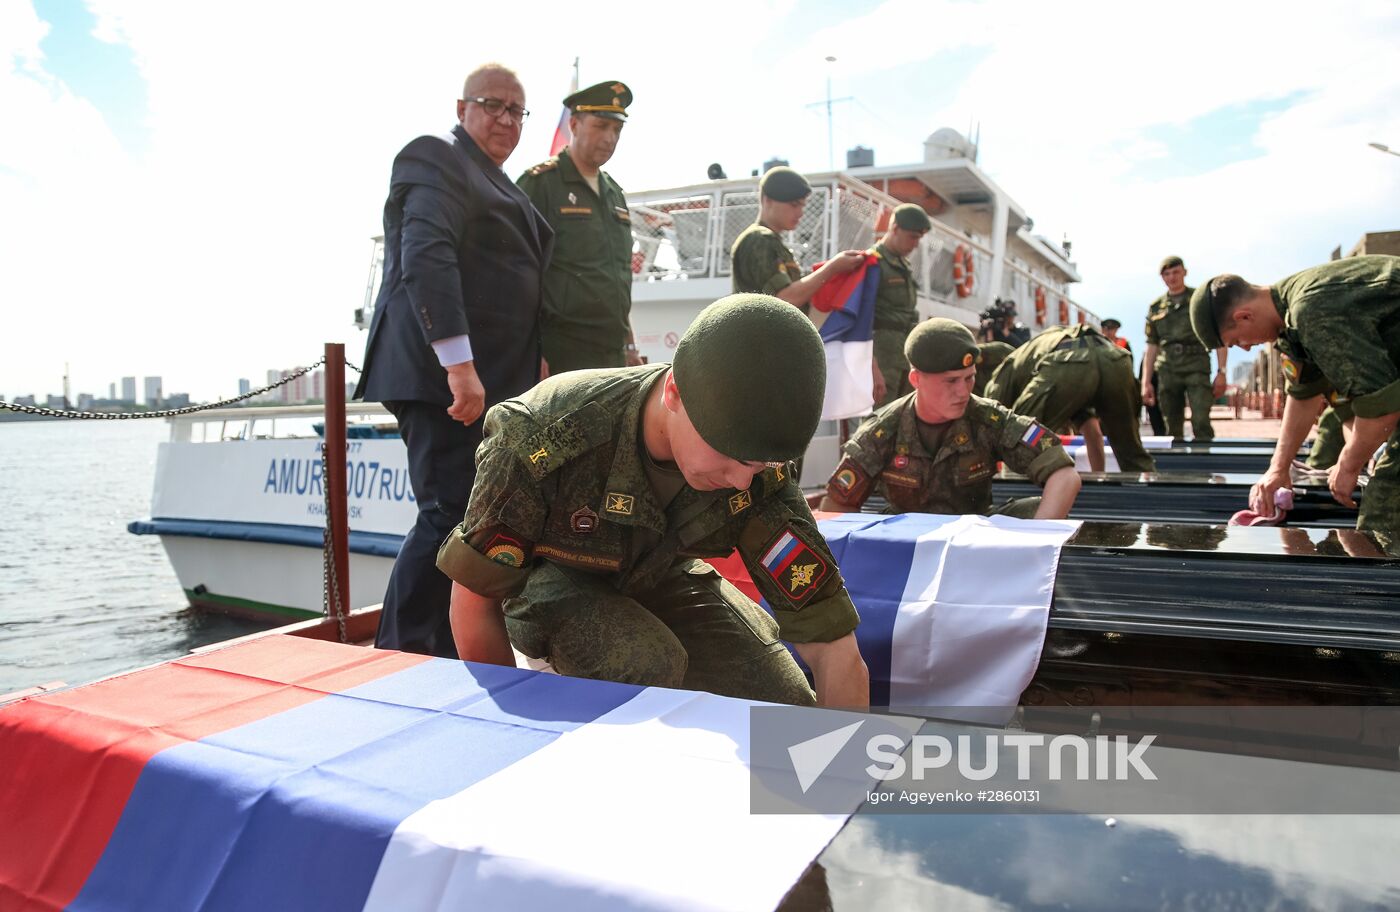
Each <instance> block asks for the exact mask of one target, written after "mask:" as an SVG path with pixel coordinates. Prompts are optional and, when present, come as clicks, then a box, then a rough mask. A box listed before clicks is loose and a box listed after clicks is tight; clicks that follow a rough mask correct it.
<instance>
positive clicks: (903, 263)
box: [871, 241, 909, 272]
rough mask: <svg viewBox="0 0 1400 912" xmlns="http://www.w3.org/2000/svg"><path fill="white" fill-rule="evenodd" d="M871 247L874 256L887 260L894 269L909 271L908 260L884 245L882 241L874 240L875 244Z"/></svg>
mask: <svg viewBox="0 0 1400 912" xmlns="http://www.w3.org/2000/svg"><path fill="white" fill-rule="evenodd" d="M871 249H872V250H873V251H875V255H876V256H878V257H879V258H880V259H882V260H888V261H889V263H890V265H892V266H894V267H895V268H896V269H900V270H903V271H904V272H908V271H909V261H908V260H907V259H905V258H904V257H902V256H900V255H899V254H897V253H894V252H892V251H891V250H890V249H889V248H888V247H886V246H885V242H884V241H876V242H875V246H874V247H872V248H871Z"/></svg>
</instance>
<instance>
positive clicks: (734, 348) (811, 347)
mask: <svg viewBox="0 0 1400 912" xmlns="http://www.w3.org/2000/svg"><path fill="white" fill-rule="evenodd" d="M671 369H672V371H673V372H674V375H675V380H676V388H677V389H678V390H679V391H680V394H681V402H682V403H684V405H685V411H686V414H687V415H688V416H689V417H690V423H691V424H693V425H694V426H695V430H696V432H697V433H699V435H700V437H701V438H702V439H703V440H704V441H705V442H706V443H708V444H709V445H710V446H712V447H714V448H715V449H716V450H718V451H719V452H720V453H723V454H724V455H725V456H728V457H730V458H731V459H739V460H742V461H745V462H779V461H785V460H788V459H797V458H798V457H800V456H801V455H802V454H803V453H805V452H806V451H807V445H808V444H810V443H811V442H812V435H813V434H814V433H816V430H817V424H818V422H820V421H821V417H822V400H823V398H825V395H826V352H825V350H824V349H823V348H822V340H821V336H819V335H818V334H817V329H816V327H815V326H813V325H812V321H811V320H809V319H807V317H805V316H803V314H802V312H801V311H800V310H798V309H797V308H796V307H793V306H792V305H791V304H787V303H785V302H783V301H779V300H778V299H777V298H774V297H771V296H769V295H762V294H736V295H730V296H729V297H727V298H720V299H719V300H718V301H716V302H715V303H713V304H711V305H710V306H709V307H706V308H705V309H704V310H702V311H700V315H699V316H698V317H696V318H695V321H694V322H693V323H691V324H690V328H689V329H687V330H686V331H685V335H683V336H681V341H680V344H678V345H677V346H676V357H675V359H674V360H673V361H672V364H671ZM765 405H766V407H765Z"/></svg>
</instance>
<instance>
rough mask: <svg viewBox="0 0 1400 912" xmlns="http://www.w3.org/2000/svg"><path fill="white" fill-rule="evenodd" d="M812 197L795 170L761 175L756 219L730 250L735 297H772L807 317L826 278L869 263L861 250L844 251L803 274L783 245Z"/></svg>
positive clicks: (785, 168)
mask: <svg viewBox="0 0 1400 912" xmlns="http://www.w3.org/2000/svg"><path fill="white" fill-rule="evenodd" d="M811 194H812V186H811V185H810V184H808V183H807V178H805V177H803V176H802V175H801V174H798V173H797V172H796V171H794V170H792V169H791V168H787V167H777V168H770V169H769V170H768V172H767V173H766V174H764V175H763V179H762V180H761V181H759V184H758V207H759V208H758V221H756V222H754V223H753V224H752V225H750V226H749V227H747V228H745V229H744V230H743V232H741V233H740V234H739V236H738V237H737V238H735V239H734V244H733V246H731V247H730V248H729V260H730V270H731V276H732V278H733V281H734V291H735V292H736V293H737V292H756V293H759V294H766V295H773V296H774V297H777V298H780V299H782V300H784V301H787V302H788V303H789V304H795V305H797V306H798V307H800V308H801V309H802V312H803V313H806V312H807V302H808V301H810V300H812V296H813V295H815V294H816V293H817V291H818V289H820V288H821V287H822V286H823V285H825V284H826V282H827V280H828V279H830V278H831V277H832V276H836V275H840V274H841V273H843V272H850V271H851V270H853V269H855V268H856V267H858V266H860V265H861V264H862V263H864V262H865V254H864V253H863V252H862V251H859V250H845V251H842V252H841V253H838V254H837V255H836V256H834V257H832V258H831V259H830V260H827V261H826V263H825V264H824V265H823V266H822V267H821V268H820V269H818V270H817V271H816V272H814V273H812V274H811V275H808V276H804V275H803V274H802V268H801V267H800V266H798V265H797V260H796V259H794V258H793V255H792V251H791V250H788V248H787V245H786V244H784V243H783V239H782V233H783V232H785V231H791V230H793V229H794V228H796V227H797V225H798V222H800V221H801V220H802V211H803V209H805V208H806V206H807V197H808V196H811Z"/></svg>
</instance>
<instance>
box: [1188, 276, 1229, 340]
mask: <svg viewBox="0 0 1400 912" xmlns="http://www.w3.org/2000/svg"><path fill="white" fill-rule="evenodd" d="M1218 278H1220V276H1216V277H1215V278H1213V279H1211V280H1210V281H1209V282H1202V283H1201V285H1200V287H1199V288H1197V289H1196V290H1195V291H1193V292H1191V303H1190V305H1189V309H1190V311H1191V328H1192V329H1193V330H1195V332H1196V338H1198V339H1200V340H1201V344H1202V345H1204V346H1205V347H1206V348H1208V349H1211V350H1214V349H1217V348H1224V347H1225V343H1224V342H1222V341H1220V327H1219V325H1217V323H1216V320H1215V296H1214V295H1212V294H1211V291H1210V286H1211V284H1212V283H1214V282H1215V279H1218Z"/></svg>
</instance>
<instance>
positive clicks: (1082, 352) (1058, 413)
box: [987, 345, 1157, 472]
mask: <svg viewBox="0 0 1400 912" xmlns="http://www.w3.org/2000/svg"><path fill="white" fill-rule="evenodd" d="M1001 376H1005V375H1004V374H1003V375H1001ZM996 387H997V383H996V381H993V382H992V383H991V384H989V385H988V387H987V394H988V395H989V396H992V397H993V398H996V395H995V393H996ZM1003 401H1004V400H1003ZM1141 405H1142V402H1141V397H1140V394H1139V392H1138V387H1137V380H1136V379H1135V378H1134V376H1133V358H1132V356H1131V355H1129V354H1128V353H1127V352H1125V351H1123V349H1121V348H1116V347H1110V346H1107V345H1088V346H1080V347H1076V348H1069V349H1065V350H1063V351H1054V352H1051V353H1050V354H1049V355H1047V356H1046V357H1045V359H1044V360H1042V361H1041V362H1040V367H1039V368H1038V369H1037V370H1036V374H1035V376H1034V377H1033V378H1031V382H1030V383H1027V384H1026V388H1025V389H1023V390H1021V394H1020V395H1019V396H1017V397H1016V401H1015V402H1012V403H1010V405H1009V408H1010V409H1011V411H1013V412H1015V413H1016V414H1018V415H1025V416H1027V417H1029V418H1034V419H1035V420H1036V421H1039V422H1040V423H1041V424H1043V425H1045V426H1046V427H1048V428H1050V429H1051V430H1053V431H1056V432H1058V431H1059V430H1060V429H1061V428H1063V427H1065V426H1067V425H1068V424H1069V423H1070V420H1071V419H1073V418H1074V417H1075V416H1076V415H1081V414H1083V413H1085V412H1086V411H1087V410H1088V409H1093V410H1094V412H1095V413H1096V414H1097V415H1098V419H1099V425H1100V426H1101V427H1102V428H1103V432H1104V434H1105V435H1107V437H1108V439H1109V442H1110V443H1111V444H1112V446H1113V455H1114V458H1116V459H1117V460H1118V466H1119V467H1120V468H1121V469H1122V470H1123V471H1124V472H1154V471H1156V468H1157V466H1156V463H1154V462H1153V461H1152V457H1151V456H1149V455H1148V454H1147V450H1145V449H1144V448H1143V446H1142V435H1141V434H1140V433H1139V432H1138V411H1139V409H1140V408H1141Z"/></svg>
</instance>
